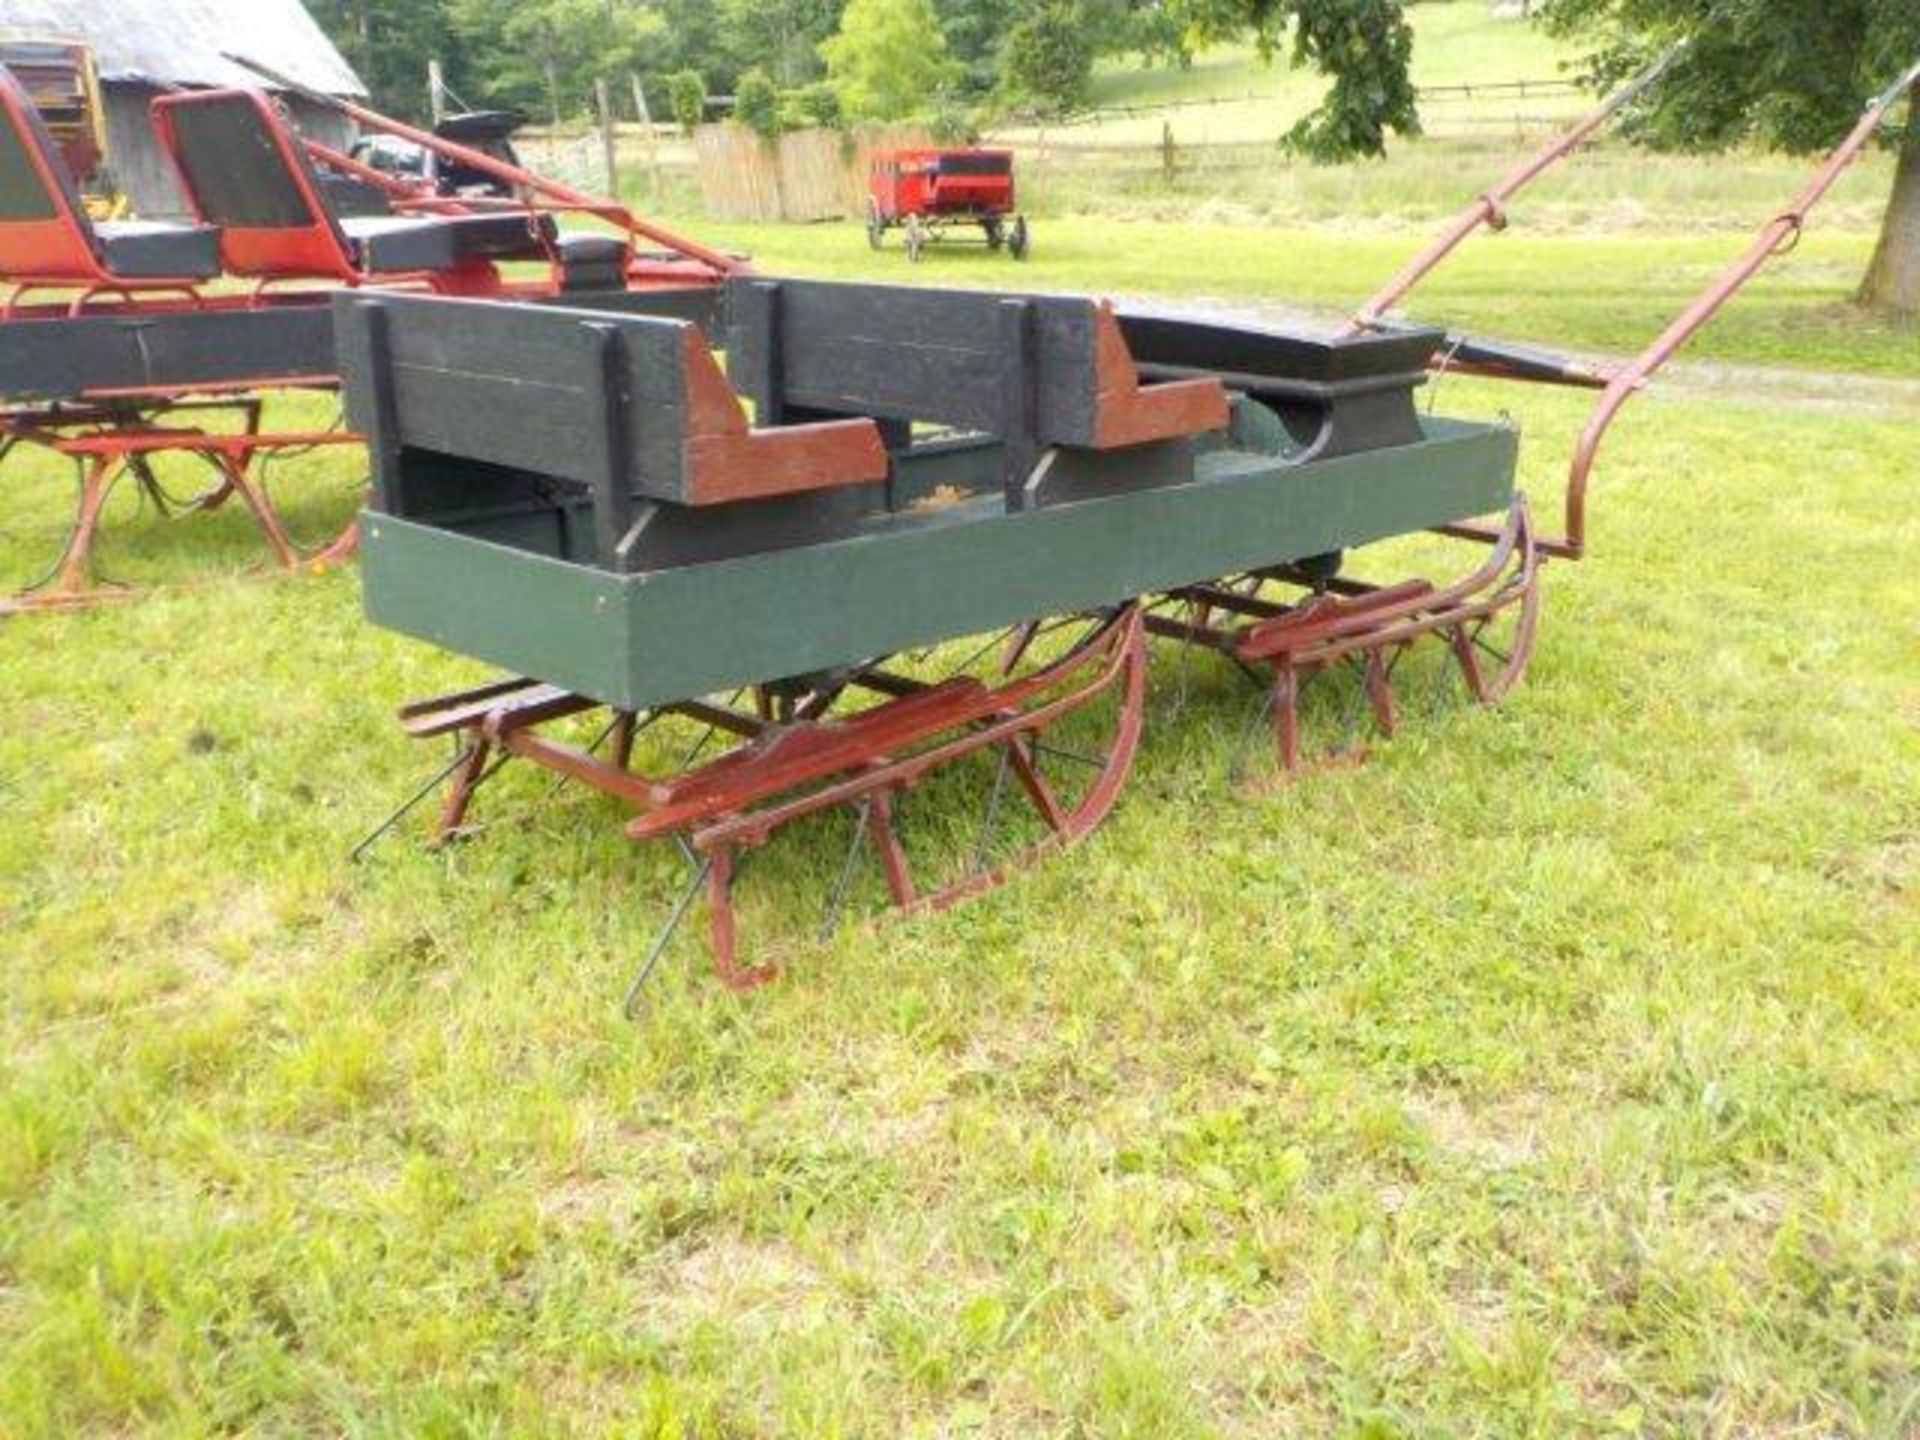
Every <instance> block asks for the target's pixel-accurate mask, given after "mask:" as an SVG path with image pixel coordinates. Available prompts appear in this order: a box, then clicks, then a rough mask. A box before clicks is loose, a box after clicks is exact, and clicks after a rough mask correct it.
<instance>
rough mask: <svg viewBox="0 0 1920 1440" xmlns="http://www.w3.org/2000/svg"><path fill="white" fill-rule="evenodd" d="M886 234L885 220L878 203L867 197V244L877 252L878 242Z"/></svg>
mask: <svg viewBox="0 0 1920 1440" xmlns="http://www.w3.org/2000/svg"><path fill="white" fill-rule="evenodd" d="M886 233H887V220H886V217H885V216H884V215H882V214H881V213H880V202H879V201H878V200H876V199H874V198H873V197H872V196H871V195H869V196H868V197H867V244H868V245H870V246H871V247H872V248H874V249H875V250H878V249H879V248H880V240H881V238H882V237H883V236H884V235H885V234H886Z"/></svg>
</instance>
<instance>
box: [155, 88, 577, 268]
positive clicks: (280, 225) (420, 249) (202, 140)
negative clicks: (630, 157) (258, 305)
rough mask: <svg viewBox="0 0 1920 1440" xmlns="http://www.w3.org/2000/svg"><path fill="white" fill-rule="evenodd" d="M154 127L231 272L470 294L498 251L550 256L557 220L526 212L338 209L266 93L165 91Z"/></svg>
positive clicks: (520, 256)
mask: <svg viewBox="0 0 1920 1440" xmlns="http://www.w3.org/2000/svg"><path fill="white" fill-rule="evenodd" d="M153 124H154V130H155V133H156V134H157V135H158V136H159V139H160V142H161V145H162V146H163V147H164V148H165V150H166V151H167V154H168V156H169V157H170V158H171V159H172V161H173V163H174V168H175V169H176V170H177V171H178V172H179V175H180V180H181V183H182V187H183V188H184V189H185V191H186V193H187V198H188V202H189V203H190V204H191V205H192V207H193V210H194V214H195V215H196V216H197V217H198V218H199V219H200V220H201V221H203V222H205V223H209V224H212V225H215V226H217V227H219V245H220V258H221V261H222V263H223V264H224V266H225V268H226V269H227V270H228V271H230V272H231V273H233V274H235V275H250V276H254V277H256V278H258V279H259V280H261V281H262V282H263V283H269V282H272V281H277V280H288V279H320V280H334V281H338V282H340V283H343V284H348V285H362V284H370V283H380V282H385V283H392V282H395V281H399V280H411V281H419V282H421V283H424V284H426V285H427V286H428V287H429V288H432V289H436V290H440V291H443V292H446V293H457V294H474V293H488V292H490V291H493V290H496V289H498V287H499V284H500V276H499V271H498V270H497V269H496V267H495V265H494V263H493V262H495V261H497V260H542V259H552V258H553V253H554V252H553V242H554V225H553V217H552V216H551V215H547V214H543V213H539V212H535V211H532V210H520V209H515V210H507V211H500V212H495V213H487V214H478V215H432V216H419V215H399V214H392V213H385V214H381V213H372V214H369V213H358V214H348V215H343V214H341V213H340V211H339V209H338V208H337V207H336V204H335V200H334V195H333V191H332V189H331V188H330V187H329V186H328V184H327V183H325V182H324V181H323V180H322V178H321V177H320V175H319V174H318V172H317V171H316V170H315V169H314V167H313V166H312V164H311V163H310V162H309V160H308V158H307V152H306V148H305V146H304V145H302V144H301V143H300V141H299V140H298V139H297V138H296V137H295V136H294V135H293V133H292V131H291V129H290V128H289V126H288V124H287V122H286V120H285V118H284V117H283V116H282V114H281V113H280V111H279V109H278V107H277V106H276V105H275V104H274V102H273V100H272V99H271V98H270V97H269V96H267V95H266V94H265V93H264V92H262V91H259V90H253V89H230V90H195V91H185V92H181V93H178V94H172V95H163V96H161V97H160V98H159V99H157V100H155V101H154V103H153ZM355 208H357V209H363V210H364V209H365V208H370V207H355Z"/></svg>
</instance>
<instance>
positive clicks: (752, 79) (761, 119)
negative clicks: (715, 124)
mask: <svg viewBox="0 0 1920 1440" xmlns="http://www.w3.org/2000/svg"><path fill="white" fill-rule="evenodd" d="M733 118H734V119H736V120H738V121H739V122H740V123H741V124H742V125H744V126H746V127H747V128H748V129H749V130H751V131H753V133H754V134H756V135H758V136H759V137H760V138H761V139H763V140H771V139H772V138H773V137H774V136H776V135H778V134H779V133H780V129H781V119H780V91H779V90H778V89H777V88H775V86H774V83H773V81H771V80H769V79H768V78H767V72H766V71H764V70H749V71H747V72H746V73H745V74H744V75H742V76H741V77H740V78H739V79H738V80H737V81H735V82H734V86H733Z"/></svg>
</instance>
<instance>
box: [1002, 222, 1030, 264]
mask: <svg viewBox="0 0 1920 1440" xmlns="http://www.w3.org/2000/svg"><path fill="white" fill-rule="evenodd" d="M1028 248H1029V247H1028V241H1027V217H1026V216H1024V215H1016V216H1014V217H1013V233H1012V234H1010V235H1009V236H1007V249H1008V250H1010V251H1011V252H1012V253H1013V258H1014V259H1016V260H1024V259H1026V258H1027V250H1028Z"/></svg>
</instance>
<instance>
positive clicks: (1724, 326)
mask: <svg viewBox="0 0 1920 1440" xmlns="http://www.w3.org/2000/svg"><path fill="white" fill-rule="evenodd" d="M683 223H685V224H686V225H688V226H689V227H692V226H695V225H697V226H698V233H700V234H701V235H702V236H704V237H705V238H707V239H708V240H709V241H711V242H713V243H715V244H719V245H722V246H726V247H730V248H733V249H736V250H740V251H744V252H747V253H750V254H752V255H753V256H754V259H755V262H756V263H757V264H759V265H760V266H761V267H762V268H763V269H766V270H768V271H770V272H774V273H780V272H787V273H793V274H808V275H824V276H833V277H842V278H851V277H855V276H870V277H876V278H884V279H892V280H898V281H902V282H907V281H911V282H916V283H922V284H946V285H982V286H1029V287H1033V288H1037V289H1045V288H1049V287H1052V288H1057V289H1069V288H1073V289H1090V290H1097V291H1100V292H1103V293H1108V294H1121V295H1125V294H1144V293H1162V294H1172V295H1199V296H1208V297H1223V298H1228V299H1253V300H1261V301H1266V302H1270V303H1276V304H1282V305H1287V306H1301V307H1324V308H1325V309H1326V310H1327V311H1328V314H1329V316H1330V317H1337V316H1338V315H1339V314H1343V313H1345V312H1347V311H1350V310H1351V309H1352V308H1353V307H1354V306H1356V305H1358V304H1359V303H1360V302H1361V301H1362V300H1364V299H1366V298H1367V295H1368V293H1369V292H1370V291H1371V290H1372V289H1374V288H1375V287H1376V286H1378V285H1379V284H1381V283H1382V282H1384V281H1385V280H1386V279H1387V278H1388V277H1390V276H1391V275H1392V274H1393V273H1394V272H1395V271H1396V270H1397V269H1398V268H1399V267H1400V265H1401V264H1403V263H1404V262H1405V261H1406V260H1407V259H1408V258H1409V257H1410V256H1411V255H1412V254H1413V253H1414V252H1415V251H1416V250H1417V249H1418V248H1419V245H1420V243H1421V237H1418V236H1416V235H1414V234H1410V233H1394V232H1384V231H1378V230H1373V229H1359V230H1345V231H1341V230H1333V229H1305V228H1268V227H1264V226H1255V225H1218V224H1215V225H1209V224H1195V223H1185V224H1181V223H1162V222H1126V221H1118V220H1115V219H1112V218H1110V217H1100V216H1086V215H1065V216H1057V217H1048V218H1046V219H1044V220H1040V221H1036V222H1035V224H1034V228H1033V236H1034V238H1033V252H1032V256H1031V258H1030V259H1029V260H1028V261H1027V262H1026V263H1025V264H1024V265H1016V264H1015V263H1014V262H1013V261H1012V260H1010V259H1008V258H1007V257H1006V256H1005V255H1004V254H993V253H989V252H988V251H986V250H985V249H984V248H982V247H980V246H978V245H965V246H962V245H958V244H956V245H951V246H946V247H942V246H937V245H936V246H933V247H930V248H929V249H928V250H927V251H926V252H925V258H924V259H922V261H921V262H920V263H919V264H918V265H910V264H909V263H908V261H907V257H906V254H905V251H904V250H903V249H902V248H901V242H900V237H899V235H898V234H897V233H890V234H889V235H888V237H887V240H886V242H885V243H886V249H885V252H884V253H883V254H882V255H881V256H880V257H878V258H876V257H875V256H874V255H873V253H872V252H871V251H870V250H869V249H868V248H867V240H866V234H865V232H864V231H863V230H862V229H861V228H860V227H859V226H857V225H855V224H852V223H851V222H849V223H846V224H837V225H833V224H829V225H724V224H715V223H704V222H696V221H692V220H687V221H684V222H683ZM1745 244H1746V241H1745V239H1744V238H1742V237H1740V236H1737V235H1728V234H1723V233H1722V234H1709V235H1681V234H1643V233H1626V234H1614V235H1607V234H1568V235H1536V234H1526V235H1522V234H1518V233H1516V234H1510V235H1506V236H1480V237H1476V238H1475V239H1473V240H1469V241H1468V242H1467V244H1466V246H1465V247H1464V248H1463V249H1461V250H1460V251H1459V252H1457V253H1456V254H1455V255H1454V256H1453V258H1452V259H1451V260H1450V261H1449V262H1448V263H1447V264H1446V265H1444V266H1443V267H1441V269H1439V270H1438V271H1436V272H1435V273H1434V274H1433V275H1432V276H1431V277H1430V278H1429V279H1428V280H1427V281H1426V282H1425V283H1424V284H1423V285H1422V286H1421V287H1420V289H1419V290H1418V291H1416V292H1415V294H1414V297H1413V300H1412V302H1411V303H1410V304H1409V306H1408V310H1409V313H1410V314H1412V315H1414V316H1416V317H1417V318H1419V319H1422V320H1428V321H1433V322H1445V323H1449V324H1454V325H1459V326H1463V327H1465V328H1467V329H1469V330H1473V331H1476V332H1478V333H1482V334H1493V335H1504V336H1507V337H1510V338H1518V339H1527V340H1537V341H1542V342H1545V343H1548V344H1556V345H1560V346H1563V347H1568V348H1572V349H1577V350H1586V351H1606V352H1621V353H1624V352H1629V351H1634V350H1638V349H1639V348H1640V347H1641V346H1643V345H1644V344H1646V343H1647V342H1648V341H1650V340H1652V339H1653V337H1654V336H1656V335H1658V334H1659V333H1660V331H1661V330H1662V329H1663V328H1664V327H1665V325H1666V324H1667V322H1668V321H1669V320H1671V319H1672V318H1673V317H1674V316H1675V315H1677V314H1678V313H1679V312H1680V310H1681V309H1682V308H1683V307H1684V306H1685V305H1686V303H1687V302H1688V301H1689V300H1690V299H1692V298H1693V296H1694V295H1695V294H1696V293H1697V292H1698V291H1699V290H1700V289H1701V288H1702V287H1703V286H1704V285H1705V284H1706V283H1707V282H1708V281H1709V280H1710V279H1712V277H1713V276H1715V275H1716V274H1718V273H1719V271H1720V270H1721V269H1722V268H1723V267H1724V266H1725V265H1726V264H1727V263H1728V262H1729V261H1730V260H1732V259H1733V257H1734V256H1736V255H1737V254H1739V252H1740V251H1741V249H1742V248H1744V246H1745ZM1872 249H1873V239H1872V236H1871V235H1870V234H1865V233H1860V232H1855V231H1846V230H1822V229H1820V228H1819V227H1818V226H1815V227H1813V228H1812V229H1811V230H1810V233H1809V234H1808V235H1807V237H1806V238H1805V239H1804V240H1802V242H1801V244H1800V247H1799V249H1798V250H1797V251H1796V252H1795V253H1794V254H1793V255H1791V256H1790V257H1787V258H1785V259H1782V260H1778V261H1776V262H1774V264H1773V265H1772V266H1770V267H1769V268H1768V269H1767V270H1765V271H1763V272H1762V273H1761V274H1760V276H1759V277H1758V278H1757V279H1756V280H1755V281H1754V282H1753V283H1752V284H1751V285H1750V286H1749V287H1748V288H1747V289H1746V290H1745V291H1743V292H1742V294H1741V296H1740V298H1739V300H1738V301H1737V302H1736V303H1735V304H1734V305H1732V306H1730V307H1728V308H1727V309H1726V310H1725V311H1723V312H1722V314H1721V316H1720V317H1719V319H1718V320H1716V321H1715V322H1714V324H1713V325H1712V326H1711V327H1710V328H1709V329H1707V330H1706V331H1705V332H1703V333H1702V334H1701V335H1700V336H1699V337H1698V339H1697V340H1696V341H1695V342H1694V344H1693V345H1691V346H1690V347H1689V348H1688V350H1687V352H1686V354H1687V355H1688V356H1689V357H1690V358H1695V359H1704V360H1720V361H1735V362H1750V363H1762V364H1786V365H1798V366H1804V367H1809V368H1814V369H1826V370H1849V371H1859V372H1863V373H1877V374H1887V375H1895V376H1913V375H1916V374H1920V330H1917V329H1914V328H1912V327H1910V326H1899V325H1894V324H1891V323H1875V322H1873V321H1870V320H1865V319H1863V318H1862V316H1861V315H1860V313H1859V312H1858V311H1857V310H1856V309H1854V308H1853V306H1852V305H1851V304H1850V303H1849V297H1850V296H1851V295H1852V293H1853V290H1854V287H1855V286H1856V285H1858V283H1859V280H1860V276H1861V274H1862V273H1864V271H1865V269H1866V265H1867V259H1868V256H1869V255H1870V254H1871V252H1872Z"/></svg>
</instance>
